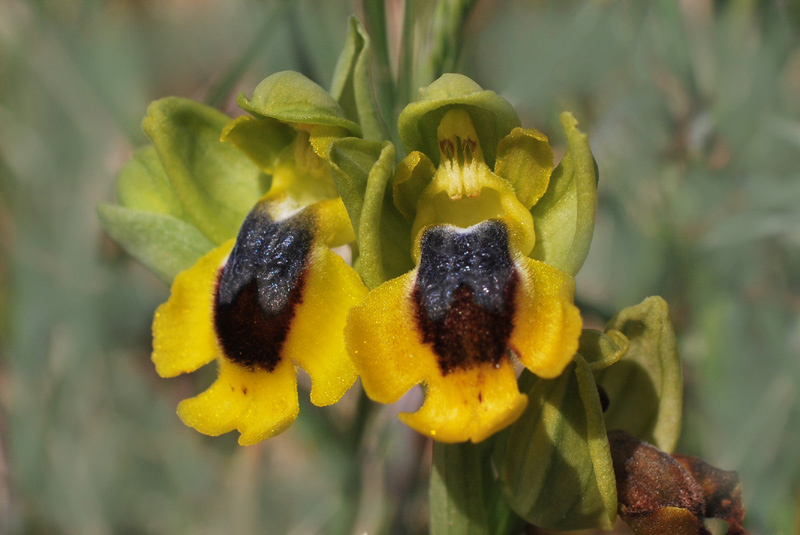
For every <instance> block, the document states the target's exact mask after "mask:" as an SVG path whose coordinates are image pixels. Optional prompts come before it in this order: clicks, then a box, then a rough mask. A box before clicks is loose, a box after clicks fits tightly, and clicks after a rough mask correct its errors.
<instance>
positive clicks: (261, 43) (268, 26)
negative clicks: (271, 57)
mask: <svg viewBox="0 0 800 535" xmlns="http://www.w3.org/2000/svg"><path fill="white" fill-rule="evenodd" d="M290 5H291V3H290V2H288V1H286V0H283V1H281V2H279V3H278V4H277V5H276V6H275V7H273V8H272V9H271V10H270V12H269V13H267V16H266V17H265V20H264V23H263V24H262V26H261V28H260V29H259V30H258V31H257V32H256V35H255V37H254V38H253V40H252V42H251V43H250V46H248V47H247V49H246V50H245V51H244V53H243V54H242V55H241V56H240V57H239V61H237V62H236V63H234V64H233V65H232V66H231V68H230V70H229V71H228V72H227V73H226V74H225V75H224V76H223V77H222V79H221V80H220V81H219V82H217V84H216V85H215V86H214V87H213V88H212V89H211V91H209V92H208V96H207V97H206V99H205V102H206V104H208V105H209V106H213V107H215V108H216V107H219V106H220V105H221V104H222V103H223V102H224V101H225V99H227V98H228V96H229V95H230V94H231V91H233V88H234V87H235V86H236V84H237V83H238V82H239V80H241V78H242V75H244V72H245V71H246V70H247V67H248V66H249V65H250V64H251V63H252V62H253V60H255V58H256V57H258V55H259V54H261V53H262V52H263V51H264V49H265V48H266V47H267V44H268V42H269V40H270V39H272V36H273V35H275V31H274V30H275V28H276V27H277V26H278V25H279V24H281V23H283V15H284V14H285V13H286V10H287V8H288V7H289V6H290Z"/></svg>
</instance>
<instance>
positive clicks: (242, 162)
mask: <svg viewBox="0 0 800 535" xmlns="http://www.w3.org/2000/svg"><path fill="white" fill-rule="evenodd" d="M229 121H230V119H229V118H228V117H227V116H226V115H224V114H222V113H220V112H218V111H217V110H215V109H213V108H210V107H208V106H204V105H203V104H200V103H198V102H194V101H191V100H188V99H182V98H174V97H171V98H165V99H162V100H157V101H155V102H153V103H152V104H150V107H149V108H148V110H147V116H146V117H145V118H144V121H143V122H142V128H143V129H144V131H145V134H147V136H148V137H149V138H150V140H151V141H152V142H153V145H154V146H155V148H156V151H157V152H158V156H159V158H160V159H161V163H162V165H163V166H164V170H165V171H166V173H167V176H168V177H169V181H170V185H171V186H172V189H173V190H174V191H175V193H176V194H177V196H178V198H179V199H180V201H181V205H182V206H183V210H184V212H185V214H186V220H187V221H188V222H190V223H192V224H193V225H194V226H195V227H197V228H198V229H200V231H201V232H202V233H203V234H205V235H206V236H207V237H208V238H209V239H210V240H211V241H213V242H214V243H221V242H223V241H225V240H226V239H228V238H231V237H233V236H235V235H236V233H237V231H238V230H239V226H240V225H241V223H242V221H243V220H244V218H245V216H246V215H247V213H248V212H249V211H250V209H251V208H252V207H253V205H254V204H255V203H256V201H257V200H258V199H259V198H260V197H261V195H263V193H264V191H265V187H266V177H265V175H264V174H263V173H261V172H260V171H259V170H258V168H257V167H256V166H255V165H253V163H252V162H251V161H250V160H249V159H248V158H247V157H246V156H245V155H244V154H242V153H241V152H239V151H238V150H237V149H236V148H235V147H233V146H231V145H229V144H227V143H223V142H221V141H220V139H219V138H220V133H221V132H222V129H223V128H224V127H225V125H226V124H227V123H228V122H229Z"/></svg>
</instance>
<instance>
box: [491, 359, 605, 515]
mask: <svg viewBox="0 0 800 535" xmlns="http://www.w3.org/2000/svg"><path fill="white" fill-rule="evenodd" d="M520 390H521V391H523V392H526V393H527V394H528V408H527V409H526V410H525V412H524V413H523V414H522V417H521V418H520V419H519V420H517V422H515V423H514V424H513V425H512V426H511V428H510V430H509V434H508V440H507V441H506V445H505V448H506V449H505V452H504V454H502V455H503V460H502V461H501V462H500V463H499V464H500V479H501V481H502V482H503V484H504V490H505V494H506V498H507V499H508V503H509V505H511V508H512V509H514V511H515V512H516V513H517V514H519V515H520V516H521V517H523V518H524V519H525V520H527V521H528V522H530V523H532V524H535V525H536V526H538V527H542V528H546V529H557V530H569V529H584V528H593V527H595V528H597V527H599V528H602V529H610V528H611V527H612V526H613V524H614V520H615V518H616V514H617V495H616V486H615V483H614V467H613V464H612V462H611V452H610V450H609V446H608V439H607V436H606V428H605V425H604V422H603V410H602V408H601V406H600V396H599V395H598V393H597V385H596V384H595V382H594V377H593V375H592V372H591V370H590V369H589V366H588V364H587V363H586V361H585V360H584V359H583V357H581V356H580V355H576V356H575V360H574V362H572V363H571V364H570V365H569V366H568V367H567V369H566V370H564V373H562V374H561V376H559V377H558V378H556V379H540V378H538V377H536V376H534V375H533V374H531V373H529V372H523V376H522V378H521V379H520Z"/></svg>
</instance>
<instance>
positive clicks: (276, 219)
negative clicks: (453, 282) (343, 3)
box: [152, 73, 366, 445]
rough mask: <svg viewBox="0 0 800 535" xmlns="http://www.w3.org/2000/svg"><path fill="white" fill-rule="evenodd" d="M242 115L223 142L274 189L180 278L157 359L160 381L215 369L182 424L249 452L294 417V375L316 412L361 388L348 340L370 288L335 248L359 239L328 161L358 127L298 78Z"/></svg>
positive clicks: (182, 411) (275, 84)
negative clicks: (350, 316)
mask: <svg viewBox="0 0 800 535" xmlns="http://www.w3.org/2000/svg"><path fill="white" fill-rule="evenodd" d="M240 104H242V107H244V108H245V109H246V110H248V111H249V112H250V113H251V115H250V116H245V117H241V118H239V119H236V120H234V121H232V122H231V123H230V124H229V125H228V126H227V127H225V128H224V129H223V131H222V133H221V135H222V139H223V140H224V141H230V142H231V143H233V145H234V146H236V147H237V148H239V149H240V150H242V151H243V152H244V153H245V154H247V155H248V156H251V159H252V160H253V161H254V162H255V163H256V164H257V165H258V166H259V167H261V168H262V169H263V170H264V171H265V172H267V173H269V174H270V175H271V176H272V183H271V188H270V190H269V191H268V192H267V194H266V195H264V196H263V197H262V198H261V200H260V201H259V202H258V203H257V204H256V205H255V207H254V208H253V209H252V210H251V211H250V213H249V214H248V215H247V217H246V218H245V219H244V222H243V223H242V225H241V227H240V229H239V232H238V236H237V237H236V238H235V239H233V238H231V239H229V240H227V241H225V242H224V243H222V244H221V245H219V246H218V247H216V248H215V249H213V250H212V251H211V252H209V253H208V254H206V255H205V256H203V257H202V258H200V260H198V261H197V263H196V264H195V265H194V266H193V267H191V268H189V269H187V270H186V271H183V272H182V273H180V274H179V275H178V276H177V277H176V278H175V281H174V283H173V285H172V293H171V295H170V298H169V300H168V301H167V302H166V303H164V304H163V305H161V306H160V307H159V309H158V310H157V312H156V315H155V319H154V321H153V356H152V358H153V362H154V363H155V366H156V371H157V372H158V374H159V375H161V376H162V377H172V376H175V375H178V374H182V373H187V372H191V371H194V370H196V369H198V368H199V367H201V366H203V365H205V364H208V363H210V362H211V361H213V360H216V361H217V363H218V367H219V375H218V378H217V380H216V382H215V383H214V384H213V385H212V386H211V387H210V388H209V389H208V390H206V391H205V392H203V393H202V394H200V395H198V396H196V397H194V398H191V399H187V400H184V401H183V402H181V403H180V405H179V406H178V414H179V416H180V417H181V419H182V420H183V421H184V422H185V423H186V424H187V425H189V426H191V427H193V428H195V429H197V430H198V431H200V432H202V433H205V434H208V435H220V434H222V433H227V432H229V431H232V430H234V429H237V430H238V431H239V432H240V434H241V435H240V437H239V443H240V444H242V445H250V444H255V443H257V442H260V441H262V440H264V439H267V438H270V437H272V436H274V435H276V434H278V433H280V432H282V431H283V430H284V429H286V427H288V426H289V425H290V424H291V423H292V422H293V421H294V420H295V418H296V417H297V414H298V409H299V405H298V394H297V378H296V371H295V366H296V365H298V366H300V367H302V368H303V369H304V370H305V371H306V372H307V373H308V375H309V376H310V377H311V382H312V387H311V402H312V403H314V404H315V405H319V406H323V405H330V404H332V403H335V402H336V401H338V400H339V398H341V396H342V395H343V394H344V393H345V392H346V391H347V389H348V388H350V386H352V384H353V383H354V382H355V380H356V370H355V367H354V366H353V364H352V362H351V360H350V359H349V357H348V355H347V352H346V351H345V345H344V337H343V334H342V333H343V329H344V325H345V320H346V317H347V313H348V311H349V309H350V308H351V307H352V306H353V305H355V304H356V303H358V302H359V301H361V299H362V298H363V297H364V296H365V294H366V288H365V287H364V285H363V283H362V282H361V279H360V278H359V276H358V274H357V273H356V272H355V271H354V270H353V269H352V268H351V267H350V266H348V265H347V264H346V263H345V261H344V260H343V259H342V258H340V257H339V256H338V255H336V254H335V253H334V252H333V251H331V249H330V248H331V247H335V246H338V245H342V244H346V243H349V242H351V241H353V239H354V234H353V228H352V226H351V224H350V220H349V217H348V215H347V211H346V210H345V207H344V204H343V203H342V201H341V199H340V198H339V197H338V194H337V192H336V187H335V185H334V183H333V179H332V177H331V174H330V171H329V168H328V166H327V164H326V162H325V160H324V159H323V158H324V156H325V151H326V148H327V144H328V143H329V141H330V139H332V138H334V137H336V136H342V135H346V134H357V133H358V125H356V124H355V123H351V122H350V121H348V120H347V119H346V118H344V114H343V112H341V109H340V108H339V107H338V105H337V104H336V102H335V101H333V99H332V98H331V97H330V96H328V95H327V93H325V92H324V90H322V88H320V87H319V86H316V84H313V83H312V82H311V81H310V80H308V79H306V78H305V77H303V76H302V75H299V74H297V73H279V74H277V75H273V76H271V77H269V78H267V79H266V80H265V81H264V82H262V83H261V84H260V85H259V86H258V87H257V88H256V90H255V94H254V97H253V99H252V101H248V100H247V99H245V98H243V97H240ZM300 121H302V122H300Z"/></svg>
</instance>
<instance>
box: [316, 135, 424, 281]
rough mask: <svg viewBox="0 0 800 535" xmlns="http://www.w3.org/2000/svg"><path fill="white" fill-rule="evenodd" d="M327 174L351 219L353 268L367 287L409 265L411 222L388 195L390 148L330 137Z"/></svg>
mask: <svg viewBox="0 0 800 535" xmlns="http://www.w3.org/2000/svg"><path fill="white" fill-rule="evenodd" d="M328 161H329V163H330V166H331V175H332V176H333V180H334V182H335V183H336V187H337V189H338V190H339V195H341V197H342V201H343V202H344V205H345V207H346V208H347V213H348V214H349V215H350V220H351V221H352V223H353V228H354V229H355V233H356V243H357V245H358V251H359V259H358V264H357V267H358V271H359V273H360V274H361V277H362V278H363V279H364V284H366V285H367V287H368V288H375V287H376V286H378V285H379V284H381V283H382V282H384V281H386V280H388V279H390V278H393V277H396V276H398V275H401V274H403V273H405V272H407V271H408V270H410V269H411V268H412V267H413V266H412V262H411V252H410V251H411V242H410V234H411V226H410V224H409V222H408V221H406V220H405V219H404V218H403V216H402V215H401V214H400V212H399V211H398V210H397V208H396V207H395V206H394V202H393V199H392V190H391V188H390V187H388V186H389V181H390V179H391V177H392V168H393V166H394V146H393V145H392V144H391V143H389V142H388V141H386V142H383V143H378V142H376V141H366V140H363V139H357V138H342V139H338V140H335V141H334V142H333V143H332V144H331V147H330V150H329V151H328Z"/></svg>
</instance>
